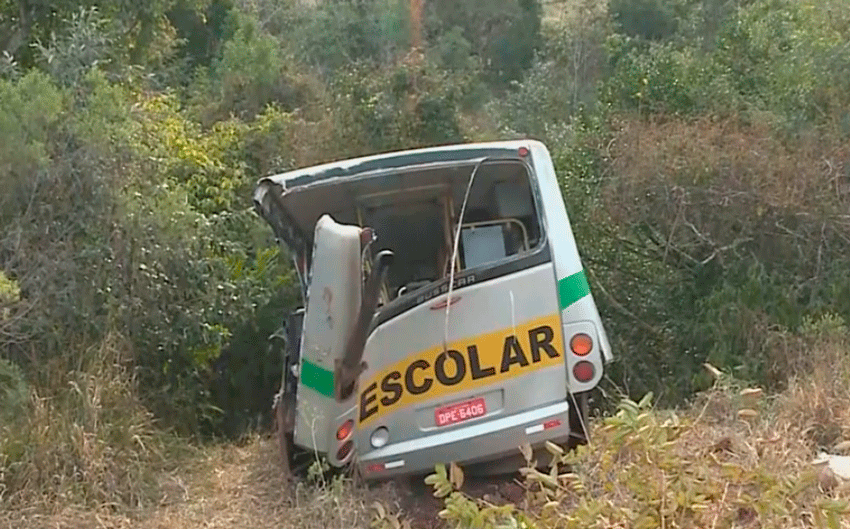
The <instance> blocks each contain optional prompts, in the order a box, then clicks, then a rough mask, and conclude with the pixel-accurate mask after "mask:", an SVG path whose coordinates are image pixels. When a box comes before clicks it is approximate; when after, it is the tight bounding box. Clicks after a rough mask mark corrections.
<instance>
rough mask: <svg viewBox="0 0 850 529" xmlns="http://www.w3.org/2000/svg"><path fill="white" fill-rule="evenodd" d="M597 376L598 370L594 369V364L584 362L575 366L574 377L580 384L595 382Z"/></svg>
mask: <svg viewBox="0 0 850 529" xmlns="http://www.w3.org/2000/svg"><path fill="white" fill-rule="evenodd" d="M595 374H596V369H594V368H593V364H591V363H590V362H588V361H587V360H582V361H581V362H579V363H577V364H576V365H575V366H573V376H574V377H576V380H578V381H579V382H590V381H591V380H593V376H594V375H595Z"/></svg>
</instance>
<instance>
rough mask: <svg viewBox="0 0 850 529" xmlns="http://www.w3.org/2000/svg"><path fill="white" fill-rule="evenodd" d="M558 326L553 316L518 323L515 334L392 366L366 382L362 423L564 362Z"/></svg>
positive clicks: (509, 331)
mask: <svg viewBox="0 0 850 529" xmlns="http://www.w3.org/2000/svg"><path fill="white" fill-rule="evenodd" d="M559 325H560V319H559V318H558V317H557V315H553V316H550V317H547V318H544V319H543V320H539V321H535V322H530V323H527V324H525V325H522V326H517V328H516V334H514V332H513V331H514V329H513V328H511V329H505V330H502V331H498V332H494V333H490V334H487V335H483V336H479V337H476V338H473V339H470V340H468V341H466V342H458V343H454V344H450V346H449V348H448V349H447V350H446V351H443V349H442V347H440V348H434V349H431V350H429V351H427V352H423V353H419V354H416V355H414V356H412V357H410V358H408V359H406V360H404V361H402V362H399V363H398V364H395V365H392V366H388V368H387V370H386V371H384V372H382V373H379V374H378V375H376V376H375V377H373V378H372V379H371V380H369V381H367V382H368V383H366V384H365V385H364V386H363V388H364V389H363V390H362V391H361V393H360V424H363V423H365V422H368V421H371V420H373V419H375V418H377V417H379V416H381V415H383V412H386V411H388V410H390V409H392V408H395V407H398V406H404V405H408V404H412V403H415V402H417V401H419V400H423V399H428V398H432V397H437V396H440V395H444V394H447V393H451V392H453V391H460V390H463V389H468V388H470V387H474V386H477V385H481V384H489V383H492V382H497V381H501V380H507V379H509V378H513V377H515V376H518V375H522V374H525V373H528V372H530V371H532V370H536V369H541V368H544V367H549V366H553V365H557V364H561V363H562V362H563V360H562V358H561V353H560V351H563V345H562V343H561V338H562V337H561V333H560V332H556V329H557V328H558V327H559Z"/></svg>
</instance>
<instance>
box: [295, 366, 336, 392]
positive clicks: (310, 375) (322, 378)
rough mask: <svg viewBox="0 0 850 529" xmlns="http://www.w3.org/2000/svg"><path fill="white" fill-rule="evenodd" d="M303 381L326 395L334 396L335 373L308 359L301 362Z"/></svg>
mask: <svg viewBox="0 0 850 529" xmlns="http://www.w3.org/2000/svg"><path fill="white" fill-rule="evenodd" d="M301 383H302V384H304V385H305V386H307V387H308V388H310V389H313V390H315V391H318V392H319V393H321V394H322V395H324V396H325V397H333V396H334V374H333V372H331V371H328V370H327V369H325V368H323V367H320V366H317V365H316V364H313V363H311V362H308V361H307V360H304V361H303V362H302V363H301Z"/></svg>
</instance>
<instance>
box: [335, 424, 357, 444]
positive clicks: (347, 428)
mask: <svg viewBox="0 0 850 529" xmlns="http://www.w3.org/2000/svg"><path fill="white" fill-rule="evenodd" d="M353 429H354V421H353V420H351V419H348V420H347V421H345V422H344V423H342V426H340V427H339V428H337V430H336V440H337V441H344V440H346V439H348V438H349V437H350V436H351V430H353Z"/></svg>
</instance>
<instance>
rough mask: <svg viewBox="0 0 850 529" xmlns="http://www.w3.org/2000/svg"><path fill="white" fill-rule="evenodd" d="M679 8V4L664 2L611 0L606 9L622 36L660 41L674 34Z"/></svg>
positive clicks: (655, 0) (679, 14)
mask: <svg viewBox="0 0 850 529" xmlns="http://www.w3.org/2000/svg"><path fill="white" fill-rule="evenodd" d="M681 7H682V6H681V5H680V3H679V2H670V1H665V0H611V3H610V5H609V8H608V9H609V11H610V12H611V16H612V18H613V19H614V20H615V21H616V23H617V25H618V26H619V28H618V29H619V30H620V31H621V32H622V33H623V34H625V35H629V36H630V37H639V38H641V39H646V40H662V39H665V38H669V37H670V36H672V35H673V34H675V33H676V30H677V29H678V25H679V21H680V20H681V18H682V17H681ZM677 8H678V9H677ZM677 11H678V12H677Z"/></svg>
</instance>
